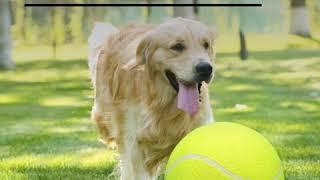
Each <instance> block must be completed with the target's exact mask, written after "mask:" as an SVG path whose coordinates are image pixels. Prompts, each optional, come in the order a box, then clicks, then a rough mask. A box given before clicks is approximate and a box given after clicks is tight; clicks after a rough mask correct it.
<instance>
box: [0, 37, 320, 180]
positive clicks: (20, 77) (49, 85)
mask: <svg viewBox="0 0 320 180" xmlns="http://www.w3.org/2000/svg"><path fill="white" fill-rule="evenodd" d="M219 42H220V44H221V45H220V46H219ZM248 43H249V49H250V50H251V51H252V53H251V54H250V59H249V60H248V61H245V62H243V61H240V60H239V58H238V53H236V50H237V48H238V45H237V44H238V40H237V38H236V37H232V36H229V37H223V36H221V37H220V39H219V40H218V52H220V53H218V54H217V59H216V66H217V73H216V77H215V80H214V82H213V83H212V84H211V87H210V89H211V90H210V94H211V102H212V105H213V109H214V114H215V118H216V120H217V121H233V122H237V123H240V124H244V125H246V126H249V127H251V128H253V129H256V130H257V131H259V132H260V133H262V134H263V135H264V136H265V137H267V138H268V139H269V140H270V141H271V142H272V144H273V145H274V147H275V148H276V149H277V151H278V152H279V155H280V156H281V158H282V160H283V164H284V170H285V175H286V179H290V180H291V179H294V180H295V179H297V180H313V179H314V180H315V179H319V177H320V131H319V129H320V111H319V109H320V48H319V47H320V46H319V44H315V43H313V42H311V41H309V40H305V39H302V38H298V37H282V38H281V37H279V36H276V37H275V36H254V35H252V36H249V37H248ZM58 52H59V53H58V55H57V59H56V60H54V59H52V58H50V48H49V47H44V46H41V47H23V48H16V49H15V52H14V57H15V60H16V63H17V66H16V69H14V70H13V71H0V127H1V128H0V179H1V180H2V179H10V180H11V179H54V180H56V179H90V180H91V179H112V178H111V176H112V174H111V172H112V171H113V169H114V168H115V166H116V161H117V157H118V156H117V153H116V152H115V151H112V150H107V149H105V147H104V146H103V145H102V144H100V143H99V142H98V141H97V138H98V133H97V131H96V127H95V125H94V123H93V122H92V121H91V120H90V119H89V116H90V115H89V114H90V108H91V104H92V98H91V96H92V89H91V84H90V81H89V79H88V71H87V65H86V63H87V62H86V60H85V53H86V51H85V47H84V46H64V47H62V48H60V49H59V51H58ZM235 104H245V105H247V108H246V109H242V110H239V109H236V108H234V107H235Z"/></svg>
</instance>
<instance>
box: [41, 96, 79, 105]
mask: <svg viewBox="0 0 320 180" xmlns="http://www.w3.org/2000/svg"><path fill="white" fill-rule="evenodd" d="M39 103H40V104H41V105H44V106H59V105H66V106H79V105H83V104H84V102H83V101H81V100H80V99H77V98H72V97H66V96H60V97H59V96H58V97H48V98H43V99H41V101H40V102H39Z"/></svg>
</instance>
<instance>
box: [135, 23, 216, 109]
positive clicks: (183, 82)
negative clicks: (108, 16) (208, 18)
mask: <svg viewBox="0 0 320 180" xmlns="http://www.w3.org/2000/svg"><path fill="white" fill-rule="evenodd" d="M213 57H214V52H213V33H211V32H210V31H209V30H208V28H207V27H206V26H204V25H203V24H201V23H199V22H197V21H193V20H188V19H183V18H176V19H171V20H169V21H167V22H165V23H163V24H161V25H159V26H158V27H157V28H155V29H154V30H152V31H150V32H148V33H146V35H145V36H144V38H143V39H142V40H141V42H140V44H139V45H138V48H137V59H136V60H137V62H136V63H137V65H141V64H146V68H152V70H153V71H156V72H160V73H161V74H162V75H163V77H164V78H165V79H167V83H168V85H170V86H172V88H173V90H175V91H177V92H178V107H179V104H180V106H188V107H180V109H183V110H185V111H188V112H189V113H190V114H194V113H196V112H197V109H198V108H197V107H195V106H198V104H197V103H198V102H195V101H199V93H200V92H199V91H200V87H201V83H202V82H203V81H204V82H206V83H208V82H209V81H210V80H211V79H212V77H213V68H214V67H213Z"/></svg>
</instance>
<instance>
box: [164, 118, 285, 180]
mask: <svg viewBox="0 0 320 180" xmlns="http://www.w3.org/2000/svg"><path fill="white" fill-rule="evenodd" d="M165 179H166V180H283V179H284V175H283V170H282V166H281V161H280V159H279V156H278V155H277V152H276V151H275V149H274V148H273V147H272V145H271V144H270V143H269V142H268V141H267V140H266V139H265V138H264V137H263V136H262V135H260V134H259V133H257V132H256V131H254V130H252V129H249V128H247V127H245V126H242V125H239V124H235V123H229V122H217V123H213V124H210V125H207V126H203V127H200V128H197V129H195V130H194V131H192V132H191V133H190V134H188V135H187V136H186V137H185V138H183V139H182V140H181V142H180V143H179V144H178V145H177V146H176V148H175V149H174V150H173V152H172V154H171V156H170V158H169V161H168V164H167V167H166V174H165Z"/></svg>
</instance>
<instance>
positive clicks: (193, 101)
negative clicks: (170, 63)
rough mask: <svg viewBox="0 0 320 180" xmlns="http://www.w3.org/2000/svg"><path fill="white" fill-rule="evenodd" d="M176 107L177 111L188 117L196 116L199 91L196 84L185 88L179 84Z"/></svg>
mask: <svg viewBox="0 0 320 180" xmlns="http://www.w3.org/2000/svg"><path fill="white" fill-rule="evenodd" d="M178 83H179V92H178V101H177V106H178V108H179V109H181V110H183V111H185V112H187V113H189V114H190V116H193V115H194V114H196V113H197V112H198V110H199V91H198V84H195V85H193V86H186V85H184V84H182V83H180V82H178Z"/></svg>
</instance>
